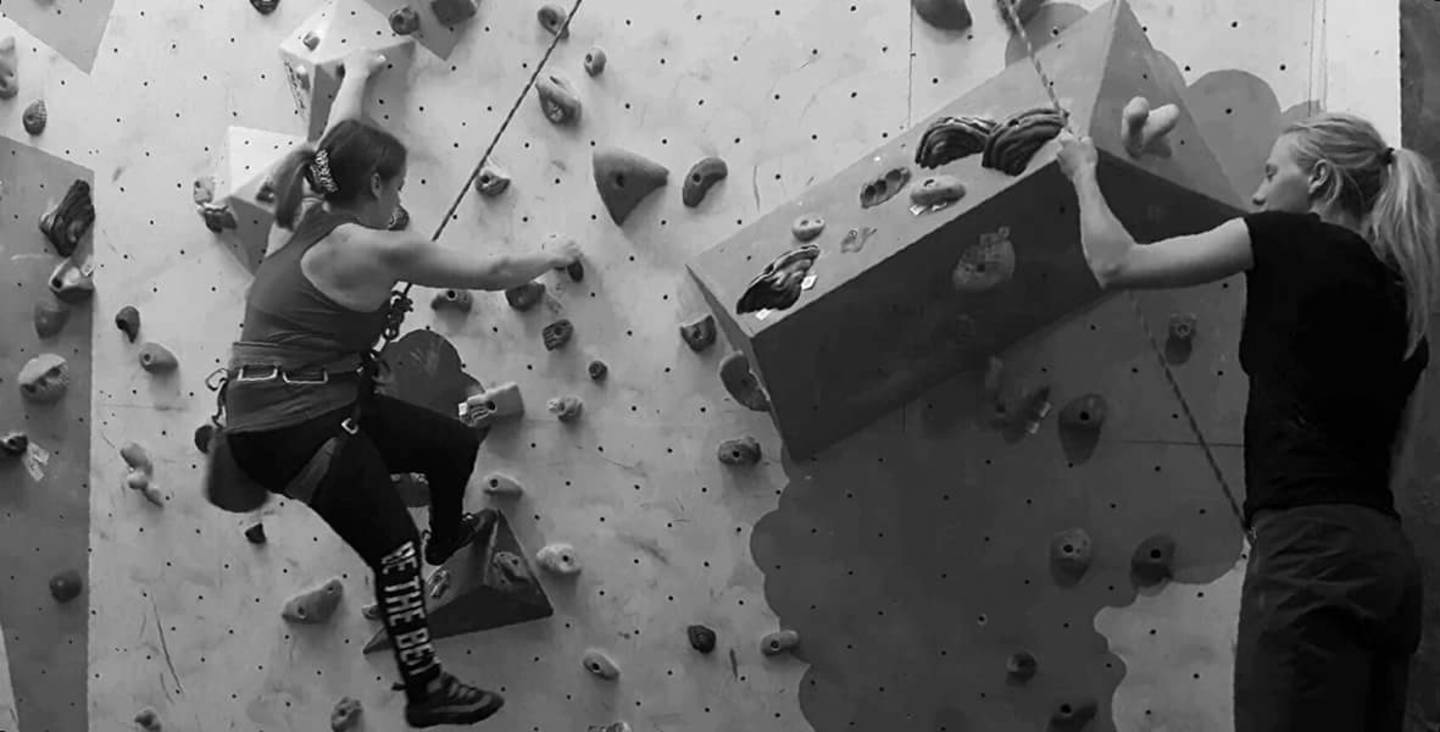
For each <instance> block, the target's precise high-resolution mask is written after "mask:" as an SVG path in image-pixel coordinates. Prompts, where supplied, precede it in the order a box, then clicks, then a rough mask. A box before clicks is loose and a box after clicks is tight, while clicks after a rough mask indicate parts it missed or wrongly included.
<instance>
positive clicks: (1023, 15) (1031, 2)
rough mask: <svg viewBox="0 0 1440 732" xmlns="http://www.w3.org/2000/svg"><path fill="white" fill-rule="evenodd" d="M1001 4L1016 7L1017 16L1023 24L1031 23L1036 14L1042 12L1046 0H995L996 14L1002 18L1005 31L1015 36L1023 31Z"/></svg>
mask: <svg viewBox="0 0 1440 732" xmlns="http://www.w3.org/2000/svg"><path fill="white" fill-rule="evenodd" d="M1001 3H1004V4H1005V5H1010V6H1012V7H1014V8H1015V14H1016V15H1018V16H1020V22H1021V23H1029V22H1030V21H1031V20H1032V19H1033V18H1034V17H1035V14H1036V13H1038V12H1040V6H1041V5H1044V4H1045V0H995V14H996V15H998V16H1000V22H1001V23H1003V24H1005V30H1006V31H1007V32H1009V33H1010V35H1012V36H1014V35H1019V33H1020V31H1021V30H1022V29H1020V28H1017V27H1015V21H1014V19H1012V18H1011V17H1010V13H1009V12H1007V11H1006V10H1005V7H1004V5H1002V4H1001Z"/></svg>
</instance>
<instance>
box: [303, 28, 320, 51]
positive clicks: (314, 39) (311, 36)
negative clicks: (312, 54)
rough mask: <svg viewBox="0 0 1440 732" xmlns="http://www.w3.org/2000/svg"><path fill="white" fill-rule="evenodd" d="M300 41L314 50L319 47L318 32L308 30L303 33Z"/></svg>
mask: <svg viewBox="0 0 1440 732" xmlns="http://www.w3.org/2000/svg"><path fill="white" fill-rule="evenodd" d="M300 42H301V43H303V44H305V47H306V48H308V49H310V50H311V51H314V50H315V49H317V48H319V47H320V34H319V33H316V32H315V31H313V30H312V31H308V32H306V33H305V37H304V38H301V39H300Z"/></svg>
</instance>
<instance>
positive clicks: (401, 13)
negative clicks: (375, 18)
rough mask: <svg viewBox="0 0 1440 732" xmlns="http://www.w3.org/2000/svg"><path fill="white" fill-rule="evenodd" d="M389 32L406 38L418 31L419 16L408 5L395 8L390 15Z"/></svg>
mask: <svg viewBox="0 0 1440 732" xmlns="http://www.w3.org/2000/svg"><path fill="white" fill-rule="evenodd" d="M390 30H392V31H395V33H396V34H397V35H402V36H408V35H410V34H411V33H414V32H415V31H418V30H420V14H419V13H417V12H415V8H412V7H409V6H408V5H407V6H405V7H401V8H396V9H395V12H393V13H391V14H390Z"/></svg>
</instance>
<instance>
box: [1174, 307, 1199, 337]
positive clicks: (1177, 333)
mask: <svg viewBox="0 0 1440 732" xmlns="http://www.w3.org/2000/svg"><path fill="white" fill-rule="evenodd" d="M1195 323H1196V318H1195V316H1194V315H1192V314H1189V313H1175V314H1173V315H1171V316H1170V339H1171V340H1174V341H1179V342H1181V343H1190V342H1191V341H1192V340H1194V338H1195Z"/></svg>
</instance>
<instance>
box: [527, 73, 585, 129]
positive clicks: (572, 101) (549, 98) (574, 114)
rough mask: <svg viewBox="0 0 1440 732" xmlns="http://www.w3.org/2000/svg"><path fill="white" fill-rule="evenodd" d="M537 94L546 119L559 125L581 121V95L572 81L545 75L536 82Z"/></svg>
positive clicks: (554, 75)
mask: <svg viewBox="0 0 1440 732" xmlns="http://www.w3.org/2000/svg"><path fill="white" fill-rule="evenodd" d="M535 93H536V96H537V97H538V98H539V100H540V109H541V110H543V111H544V112H545V118H546V119H548V120H550V121H551V122H553V123H554V124H557V125H571V124H575V123H576V122H579V121H580V112H581V105H580V95H579V94H578V93H577V92H576V91H575V87H574V86H571V84H570V80H569V79H566V78H565V77H563V76H558V75H556V74H545V75H544V76H541V77H540V78H539V79H536V80H535Z"/></svg>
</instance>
